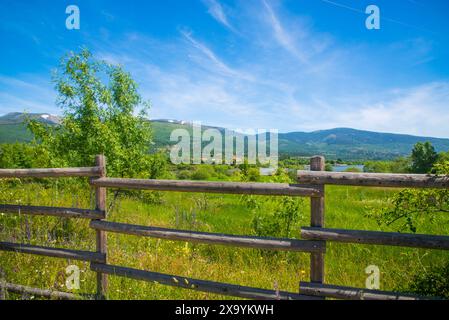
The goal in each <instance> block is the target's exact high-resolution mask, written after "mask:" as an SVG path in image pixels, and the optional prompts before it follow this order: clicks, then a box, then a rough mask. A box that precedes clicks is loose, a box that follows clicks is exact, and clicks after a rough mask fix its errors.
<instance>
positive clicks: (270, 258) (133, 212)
mask: <svg viewBox="0 0 449 320" xmlns="http://www.w3.org/2000/svg"><path fill="white" fill-rule="evenodd" d="M62 180H67V182H59V184H56V183H55V182H47V183H44V184H43V183H40V182H39V183H38V182H33V181H31V182H26V183H25V182H21V181H18V180H16V182H14V183H11V182H2V183H1V184H0V187H1V189H0V203H10V204H15V203H22V204H31V205H53V206H77V207H84V208H89V207H91V206H92V205H93V203H92V202H93V201H92V193H91V191H90V188H89V186H88V184H87V182H86V181H85V180H84V181H83V182H82V183H80V182H77V183H71V182H70V181H71V180H76V179H62ZM78 180H80V179H78ZM59 181H61V180H59ZM394 192H397V191H395V190H391V189H381V188H362V187H331V186H329V187H327V188H326V226H327V227H331V228H347V229H362V230H382V231H395V230H394V229H393V228H392V227H388V228H387V227H380V226H378V225H377V223H376V221H374V220H372V219H370V218H367V217H365V215H364V213H365V212H366V210H369V209H370V208H374V207H379V206H383V205H385V203H386V201H387V198H388V197H389V196H390V195H392V194H393V193H394ZM260 197H263V196H260ZM108 199H112V194H109V196H108ZM148 199H150V201H149V200H148ZM151 199H156V200H157V201H152V200H151ZM109 205H110V203H109ZM264 209H266V211H267V213H268V211H269V209H270V208H268V207H267V208H261V211H262V212H263V211H264ZM300 210H301V212H300V222H299V225H303V226H308V225H309V220H310V207H309V201H308V200H307V199H306V201H304V205H303V207H302V208H301V209H300ZM253 218H254V212H253V211H252V210H250V209H248V208H247V207H246V206H245V204H244V202H243V201H241V196H235V195H217V194H213V195H204V194H193V193H175V192H165V193H160V194H158V195H157V196H155V197H139V196H136V195H135V194H132V195H124V196H121V197H119V198H118V200H117V201H115V202H114V204H113V207H112V210H111V211H110V212H109V216H108V220H110V221H116V222H124V223H132V224H139V225H152V226H162V227H171V228H179V229H189V230H199V231H208V232H221V233H231V234H241V235H248V234H254V230H253V227H252V223H251V222H252V220H253ZM443 222H447V218H446V220H445V219H444V217H441V221H439V220H437V221H436V222H435V223H430V222H423V223H422V224H421V225H420V226H419V227H420V228H419V229H418V232H419V233H429V234H449V226H448V224H447V223H443ZM299 235H300V230H299V228H295V230H294V232H293V234H292V236H293V237H295V238H299ZM0 241H13V242H22V243H31V244H39V245H46V246H55V247H64V248H76V249H84V250H94V248H95V233H94V231H93V230H91V229H89V227H88V221H85V220H75V219H71V220H67V219H61V218H53V217H37V216H36V217H30V216H28V217H27V216H24V215H11V214H2V213H0ZM108 257H109V262H110V263H111V264H116V265H121V266H129V267H132V268H137V269H142V270H150V271H156V272H163V273H169V274H175V275H181V276H187V277H193V278H199V279H207V280H213V281H220V282H229V283H235V284H241V285H247V286H255V287H262V288H267V289H274V288H275V287H277V288H279V289H280V290H286V291H293V292H297V291H298V284H299V281H308V279H309V255H308V254H307V253H292V252H277V253H269V252H267V251H261V250H255V249H246V248H230V247H223V246H211V245H205V244H190V243H185V242H174V241H166V240H157V239H150V238H144V237H136V236H129V235H119V234H113V233H108ZM325 259H326V282H327V283H332V284H338V285H348V286H356V287H364V286H365V279H366V277H367V276H368V275H367V274H365V268H366V267H367V266H368V265H373V264H374V265H377V266H378V267H379V268H380V271H381V277H380V282H381V289H384V290H392V289H394V288H397V287H399V286H403V285H404V284H406V283H408V282H409V281H411V278H412V277H413V275H415V274H416V273H419V272H422V271H424V270H425V269H426V268H428V267H429V266H431V265H435V264H442V263H443V262H444V261H447V260H448V259H449V257H448V255H447V253H444V252H442V251H438V250H434V251H432V250H424V249H409V248H400V247H384V246H369V245H352V244H336V243H329V244H328V248H327V253H326V256H325ZM70 264H76V265H78V266H79V267H80V269H81V288H80V290H79V292H83V293H94V292H95V274H94V273H93V272H91V271H90V270H89V264H88V263H85V262H77V261H68V260H64V259H56V258H46V257H37V256H32V255H26V254H18V253H11V252H0V268H2V269H3V270H4V273H5V275H6V280H7V281H8V282H12V283H18V284H23V285H30V286H34V287H42V288H54V289H58V290H63V291H66V289H65V277H66V275H65V268H66V267H67V266H68V265H70ZM109 279H110V288H109V297H110V298H111V299H215V298H217V299H221V298H224V297H222V296H218V295H214V294H208V293H202V292H196V291H191V290H185V289H179V288H173V287H167V286H162V285H159V284H155V283H146V282H141V281H135V280H130V279H125V278H120V277H114V276H110V277H109ZM10 297H11V298H17V296H12V295H11V296H10Z"/></svg>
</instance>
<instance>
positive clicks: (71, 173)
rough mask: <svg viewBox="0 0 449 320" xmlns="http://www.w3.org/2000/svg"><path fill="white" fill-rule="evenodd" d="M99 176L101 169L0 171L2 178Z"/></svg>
mask: <svg viewBox="0 0 449 320" xmlns="http://www.w3.org/2000/svg"><path fill="white" fill-rule="evenodd" d="M99 175H100V168H99V167H80V168H42V169H0V178H57V177H97V176H99Z"/></svg>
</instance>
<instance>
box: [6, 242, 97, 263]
mask: <svg viewBox="0 0 449 320" xmlns="http://www.w3.org/2000/svg"><path fill="white" fill-rule="evenodd" d="M0 250H2V251H12V252H17V253H26V254H35V255H39V256H47V257H53V258H64V259H73V260H81V261H90V262H104V260H105V257H104V255H103V254H101V253H98V252H90V251H82V250H72V249H61V248H51V247H43V246H33V245H29V244H21V243H12V242H0Z"/></svg>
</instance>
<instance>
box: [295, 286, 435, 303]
mask: <svg viewBox="0 0 449 320" xmlns="http://www.w3.org/2000/svg"><path fill="white" fill-rule="evenodd" d="M299 292H300V293H302V294H305V295H311V296H321V297H328V298H335V299H347V300H431V299H432V300H433V299H436V298H434V297H422V296H416V295H409V294H403V293H399V292H390V291H381V290H369V289H360V288H352V287H344V286H335V285H330V284H322V283H311V282H300V284H299Z"/></svg>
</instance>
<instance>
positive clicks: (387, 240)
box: [301, 227, 449, 250]
mask: <svg viewBox="0 0 449 320" xmlns="http://www.w3.org/2000/svg"><path fill="white" fill-rule="evenodd" d="M301 237H302V238H303V239H309V240H331V241H338V242H348V243H361V244H377V245H386V246H401V247H413V248H427V249H441V250H449V236H434V235H427V234H404V233H399V232H381V231H363V230H346V229H326V228H314V227H302V228H301Z"/></svg>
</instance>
